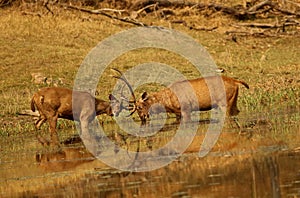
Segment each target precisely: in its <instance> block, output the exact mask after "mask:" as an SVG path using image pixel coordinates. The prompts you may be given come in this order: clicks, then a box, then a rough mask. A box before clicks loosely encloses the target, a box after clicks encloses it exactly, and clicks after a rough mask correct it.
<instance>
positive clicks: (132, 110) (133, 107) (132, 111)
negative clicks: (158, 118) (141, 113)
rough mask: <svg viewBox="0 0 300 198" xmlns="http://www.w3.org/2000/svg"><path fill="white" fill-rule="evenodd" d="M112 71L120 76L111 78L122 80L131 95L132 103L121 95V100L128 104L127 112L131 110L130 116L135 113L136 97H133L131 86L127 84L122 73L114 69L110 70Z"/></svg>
mask: <svg viewBox="0 0 300 198" xmlns="http://www.w3.org/2000/svg"><path fill="white" fill-rule="evenodd" d="M112 70H114V71H116V72H118V73H119V74H120V76H113V77H114V78H117V79H120V80H122V81H123V82H124V83H125V84H126V85H127V86H128V88H129V91H130V93H131V96H132V98H133V101H130V100H128V99H127V98H125V97H124V95H123V93H122V94H121V99H122V100H126V101H127V102H128V103H129V107H128V110H130V109H131V112H130V114H129V115H128V116H131V115H132V114H133V113H134V112H135V111H136V105H135V104H136V97H135V95H134V92H133V89H132V86H131V85H130V83H129V82H128V80H127V79H126V77H125V76H124V75H123V73H122V72H121V71H120V70H118V69H116V68H112ZM132 104H133V106H132Z"/></svg>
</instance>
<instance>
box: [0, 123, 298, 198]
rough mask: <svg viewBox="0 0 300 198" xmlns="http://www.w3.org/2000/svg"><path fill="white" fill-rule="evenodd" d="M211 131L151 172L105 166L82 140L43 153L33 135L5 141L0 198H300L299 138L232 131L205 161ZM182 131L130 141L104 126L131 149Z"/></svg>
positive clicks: (170, 128) (265, 130)
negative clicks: (203, 147)
mask: <svg viewBox="0 0 300 198" xmlns="http://www.w3.org/2000/svg"><path fill="white" fill-rule="evenodd" d="M109 125H111V126H109ZM155 127H156V126H155V125H153V126H152V128H151V130H153V128H155ZM158 128H159V127H158ZM206 128H207V126H204V127H202V128H201V129H199V131H198V132H197V135H196V137H195V139H194V142H193V143H192V144H191V146H190V147H189V148H188V149H187V150H186V152H185V153H184V154H183V155H181V156H180V157H178V158H177V159H176V160H175V161H173V162H172V163H170V164H169V165H167V166H164V167H162V168H159V169H157V170H153V171H146V172H128V171H120V170H118V169H115V168H111V167H109V166H107V165H105V164H104V163H102V162H101V161H99V160H97V159H95V157H94V156H93V155H91V154H90V153H89V152H88V151H87V150H86V149H85V147H84V146H83V144H82V143H80V142H78V141H76V136H75V138H73V139H71V138H69V139H68V140H69V141H65V143H66V144H64V145H63V146H62V149H61V150H60V151H49V150H47V149H43V148H42V147H41V146H40V145H39V144H38V142H37V141H36V140H35V137H34V135H31V136H26V137H22V138H17V137H11V138H8V139H7V140H6V141H7V142H6V144H4V143H3V142H1V145H2V147H1V155H0V156H1V158H0V159H1V161H0V197H12V196H13V197H15V196H37V197H39V196H41V197H53V196H54V197H62V196H76V197H82V196H89V197H300V149H297V148H296V147H295V145H299V144H298V141H297V140H298V139H294V142H292V144H291V145H293V146H294V148H293V149H291V147H289V146H288V145H287V144H286V143H281V142H282V140H280V141H277V138H278V137H281V135H280V136H274V134H273V135H270V136H268V135H266V134H269V133H270V132H269V130H270V127H269V124H268V125H265V124H262V125H260V126H259V125H256V128H253V127H252V128H250V129H249V128H248V129H247V130H245V131H246V132H245V131H244V132H243V133H239V132H238V131H237V130H232V129H231V128H230V127H229V128H227V129H226V128H225V129H224V131H223V132H222V135H221V136H220V138H219V140H218V142H217V144H216V145H215V146H214V148H213V150H212V151H211V152H210V153H209V154H208V155H207V156H205V157H204V158H199V157H198V151H199V147H200V145H201V142H202V140H203V138H204V135H205V130H206ZM176 129H178V125H176V124H175V123H172V122H170V123H168V124H167V125H165V126H164V127H163V128H162V129H161V130H160V132H159V133H158V134H157V135H156V136H155V137H152V136H150V137H143V138H135V137H134V136H129V137H125V138H124V133H122V132H121V131H118V130H117V127H116V126H115V123H113V122H112V123H108V124H107V125H106V128H105V130H107V131H108V133H109V134H111V137H110V138H111V139H114V140H115V141H116V140H117V141H118V144H119V145H120V146H121V147H122V148H126V149H128V150H131V151H135V150H137V149H140V151H143V150H151V149H155V148H158V147H160V146H161V145H165V144H166V143H167V142H168V141H170V139H172V137H173V135H174V130H176ZM290 129H291V128H290ZM292 129H293V130H292V131H295V132H294V135H295V137H296V135H297V134H299V132H298V131H297V130H299V128H298V126H297V125H295V126H294V128H292ZM247 131H248V132H249V131H250V132H251V134H250V135H249V134H248V132H247ZM116 132H119V133H117V134H119V136H118V138H116V135H115V134H116ZM258 132H259V133H258ZM244 133H247V134H244ZM289 135H291V134H289ZM270 137H271V138H270ZM77 139H78V138H77ZM71 140H72V141H71ZM266 140H268V141H266ZM12 142H13V143H12ZM128 145H129V146H128ZM149 145H151V146H149ZM12 147H13V148H12ZM116 152H117V151H116ZM169 154H170V153H169ZM170 155H171V154H170ZM112 157H114V156H112ZM161 157H165V158H168V157H169V156H168V155H162V156H161ZM145 163H146V162H145Z"/></svg>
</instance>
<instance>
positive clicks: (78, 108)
mask: <svg viewBox="0 0 300 198" xmlns="http://www.w3.org/2000/svg"><path fill="white" fill-rule="evenodd" d="M73 97H74V99H73ZM109 98H110V101H111V102H107V101H104V100H101V99H98V98H95V97H93V96H92V95H91V94H89V93H87V92H80V91H73V90H71V89H67V88H62V87H47V88H42V89H40V90H39V91H38V92H36V93H35V94H34V95H33V97H32V100H31V110H32V111H35V108H37V110H38V111H39V113H40V117H39V119H38V120H37V121H36V123H35V126H36V128H37V129H39V128H40V127H41V125H42V124H43V123H44V122H46V121H48V123H49V128H50V132H51V143H53V144H58V143H59V140H58V135H57V131H56V124H57V119H58V118H64V119H68V120H75V121H79V122H80V127H81V132H82V134H83V135H87V134H88V124H89V123H90V122H91V121H93V120H94V118H95V116H96V115H100V114H104V113H106V114H107V115H110V116H112V115H113V114H114V113H115V114H118V112H119V110H118V109H117V108H118V105H117V103H118V101H117V99H116V98H114V97H113V96H112V95H110V97H109ZM111 104H113V108H112V107H111Z"/></svg>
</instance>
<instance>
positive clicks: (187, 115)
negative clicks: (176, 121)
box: [181, 110, 191, 123]
mask: <svg viewBox="0 0 300 198" xmlns="http://www.w3.org/2000/svg"><path fill="white" fill-rule="evenodd" d="M181 119H182V121H183V122H184V123H187V122H191V111H190V110H182V112H181Z"/></svg>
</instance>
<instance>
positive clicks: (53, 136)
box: [47, 115, 59, 145]
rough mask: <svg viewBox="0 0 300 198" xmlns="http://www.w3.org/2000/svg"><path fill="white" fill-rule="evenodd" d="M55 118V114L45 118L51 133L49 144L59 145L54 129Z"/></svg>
mask: <svg viewBox="0 0 300 198" xmlns="http://www.w3.org/2000/svg"><path fill="white" fill-rule="evenodd" d="M57 118H58V116H57V115H55V116H53V117H50V118H48V119H47V120H48V122H49V128H50V133H51V134H50V135H51V144H53V145H59V140H58V134H57V131H56V124H57Z"/></svg>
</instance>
